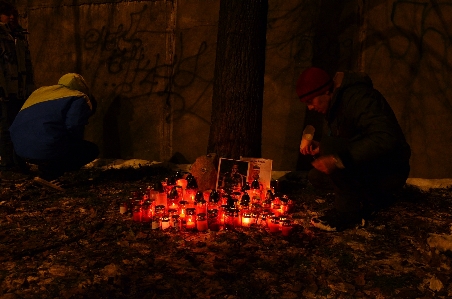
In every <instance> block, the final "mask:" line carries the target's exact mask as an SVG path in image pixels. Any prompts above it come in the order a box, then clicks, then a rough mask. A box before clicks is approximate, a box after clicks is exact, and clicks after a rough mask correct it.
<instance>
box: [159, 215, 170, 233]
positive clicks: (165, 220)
mask: <svg viewBox="0 0 452 299" xmlns="http://www.w3.org/2000/svg"><path fill="white" fill-rule="evenodd" d="M160 228H161V229H162V230H167V229H169V228H170V218H169V217H168V215H164V216H162V217H160Z"/></svg>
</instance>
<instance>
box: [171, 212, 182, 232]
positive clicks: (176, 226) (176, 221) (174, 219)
mask: <svg viewBox="0 0 452 299" xmlns="http://www.w3.org/2000/svg"><path fill="white" fill-rule="evenodd" d="M170 219H171V220H170V226H171V227H172V228H173V230H175V231H180V230H181V221H180V216H179V215H171V218H170Z"/></svg>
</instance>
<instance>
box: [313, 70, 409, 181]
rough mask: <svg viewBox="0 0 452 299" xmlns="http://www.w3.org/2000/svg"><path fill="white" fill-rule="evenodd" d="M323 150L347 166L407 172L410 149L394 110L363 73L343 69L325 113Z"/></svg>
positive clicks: (380, 170)
mask: <svg viewBox="0 0 452 299" xmlns="http://www.w3.org/2000/svg"><path fill="white" fill-rule="evenodd" d="M326 120H327V123H328V128H329V130H330V132H329V137H326V138H324V139H325V141H324V140H322V145H321V149H322V147H323V145H324V144H325V145H326V151H329V152H330V153H335V154H337V155H338V156H339V158H340V159H341V160H342V162H343V164H344V166H345V167H346V168H357V169H364V170H370V171H373V170H376V171H379V172H382V171H384V172H387V171H389V172H398V173H406V175H408V172H409V159H410V155H411V150H410V147H409V145H408V143H407V142H406V140H405V137H404V134H403V132H402V129H401V128H400V125H399V123H398V122H397V119H396V117H395V115H394V112H393V110H392V109H391V107H390V106H389V104H388V103H387V101H386V100H385V98H384V97H383V95H382V94H381V93H380V92H378V91H377V90H376V89H374V88H373V85H372V81H371V79H370V78H369V77H368V76H367V75H366V74H364V73H355V72H345V73H344V78H343V80H342V83H341V86H340V87H339V88H337V89H336V90H335V91H334V94H333V98H332V100H331V103H330V107H329V110H328V112H327V115H326Z"/></svg>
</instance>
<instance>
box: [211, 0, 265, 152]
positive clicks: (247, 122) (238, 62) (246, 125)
mask: <svg viewBox="0 0 452 299" xmlns="http://www.w3.org/2000/svg"><path fill="white" fill-rule="evenodd" d="M267 13H268V0H221V2H220V15H219V24H218V36H217V50H216V61H215V78H214V87H213V98H212V119H211V128H210V135H209V144H208V149H207V150H208V153H216V154H217V155H218V156H219V157H224V158H231V159H239V158H240V156H244V157H261V149H262V108H263V91H264V72H265V46H266V33H267Z"/></svg>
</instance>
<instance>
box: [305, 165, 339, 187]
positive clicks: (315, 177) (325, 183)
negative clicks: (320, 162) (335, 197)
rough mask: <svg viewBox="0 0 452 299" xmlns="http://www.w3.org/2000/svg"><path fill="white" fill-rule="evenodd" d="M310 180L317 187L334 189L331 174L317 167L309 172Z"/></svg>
mask: <svg viewBox="0 0 452 299" xmlns="http://www.w3.org/2000/svg"><path fill="white" fill-rule="evenodd" d="M308 181H309V182H310V183H311V185H312V186H314V188H317V189H321V190H332V189H333V188H334V187H333V184H332V182H331V179H330V178H329V176H328V175H327V174H325V173H323V172H321V171H319V170H317V169H315V168H313V169H311V170H310V171H309V172H308Z"/></svg>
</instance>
